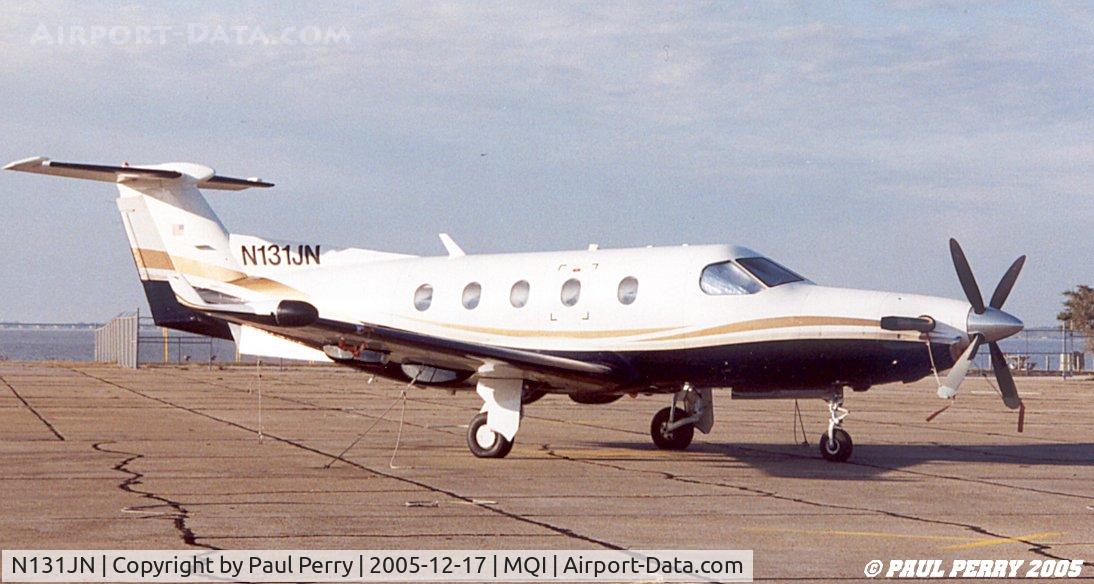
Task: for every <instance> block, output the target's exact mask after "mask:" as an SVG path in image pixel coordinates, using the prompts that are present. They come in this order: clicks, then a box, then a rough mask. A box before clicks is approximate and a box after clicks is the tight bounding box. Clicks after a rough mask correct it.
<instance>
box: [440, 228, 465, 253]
mask: <svg viewBox="0 0 1094 584" xmlns="http://www.w3.org/2000/svg"><path fill="white" fill-rule="evenodd" d="M438 237H440V238H441V243H443V244H444V249H445V250H446V251H448V257H450V258H458V257H463V256H465V255H467V252H465V251H463V248H462V247H460V245H459V244H458V243H456V241H455V240H454V239H452V236H451V235H449V234H447V233H440V234H438Z"/></svg>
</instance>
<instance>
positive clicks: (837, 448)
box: [820, 391, 855, 462]
mask: <svg viewBox="0 0 1094 584" xmlns="http://www.w3.org/2000/svg"><path fill="white" fill-rule="evenodd" d="M825 401H826V402H827V403H828V431H827V432H825V433H824V434H821V437H820V452H821V456H823V457H824V459H825V460H828V461H831V462H845V461H846V460H847V459H848V458H851V451H852V450H854V447H855V445H854V443H853V442H852V441H851V435H850V434H848V433H847V431H846V430H844V429H843V427H842V426H843V419H844V418H846V417H847V415H848V414H850V412H848V411H847V409H846V408H844V407H843V392H842V391H841V392H839V393H834V394H832V395H831V396H829V398H828V399H827V400H825Z"/></svg>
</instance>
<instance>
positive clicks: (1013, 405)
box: [988, 343, 1022, 410]
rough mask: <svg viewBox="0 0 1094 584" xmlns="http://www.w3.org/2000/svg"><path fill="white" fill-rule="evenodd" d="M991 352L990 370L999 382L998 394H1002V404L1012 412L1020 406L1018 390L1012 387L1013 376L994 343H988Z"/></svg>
mask: <svg viewBox="0 0 1094 584" xmlns="http://www.w3.org/2000/svg"><path fill="white" fill-rule="evenodd" d="M988 349H990V350H991V368H992V369H994V370H995V380H996V381H998V382H999V392H1000V393H1002V394H1003V403H1004V404H1006V405H1007V407H1008V408H1010V409H1012V410H1016V409H1018V408H1019V407H1020V406H1021V405H1022V398H1020V397H1018V388H1017V387H1015V386H1014V376H1013V375H1011V373H1010V367H1009V366H1008V365H1007V358H1006V357H1004V356H1003V350H1002V349H1000V348H999V345H998V344H996V343H988Z"/></svg>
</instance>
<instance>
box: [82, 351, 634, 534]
mask: <svg viewBox="0 0 1094 584" xmlns="http://www.w3.org/2000/svg"><path fill="white" fill-rule="evenodd" d="M69 371H72V372H74V373H77V374H80V375H84V376H86V377H89V378H91V379H94V380H97V381H99V382H101V383H105V384H107V385H110V386H112V387H116V388H118V389H121V390H123V391H128V392H130V393H132V394H134V395H138V396H140V397H143V398H145V399H150V400H152V401H155V402H158V403H161V404H163V405H166V406H169V407H172V408H175V409H178V410H182V411H184V412H188V413H190V414H193V415H196V416H201V417H203V418H206V419H209V420H213V421H216V422H219V423H222V424H226V425H228V426H231V427H233V428H237V429H239V430H243V431H246V432H250V433H252V434H256V435H257V434H258V430H256V429H253V428H249V427H247V426H245V425H243V424H240V423H237V422H233V421H231V420H226V419H224V418H219V417H217V416H214V415H212V414H209V413H206V412H202V411H200V410H196V409H194V408H191V407H187V406H183V405H180V404H176V403H174V402H171V401H168V400H165V399H163V398H159V397H156V396H153V395H148V394H146V393H144V392H141V391H139V390H136V389H133V388H131V387H126V386H124V385H121V384H119V383H115V382H113V381H110V380H109V379H103V378H101V377H97V376H95V375H92V374H90V373H88V372H86V371H82V370H80V369H75V368H69ZM262 435H263V436H265V437H267V438H270V439H272V440H276V441H278V442H282V443H284V444H288V445H290V446H294V447H296V448H299V449H301V450H304V451H307V452H311V453H313V454H318V455H320V456H324V457H326V458H333V459H335V460H339V461H341V462H344V463H346V464H348V465H350V466H352V467H354V468H357V469H360V470H363V471H365V472H369V473H372V474H374V475H376V476H381V477H384V478H388V479H392V480H395V481H399V482H402V483H406V484H410V485H414V486H416V487H419V488H422V489H425V490H427V491H430V492H433V493H437V494H441V495H445V496H447V497H451V498H453V499H457V500H459V501H463V502H464V503H468V504H471V505H474V506H476V507H479V508H481V509H485V510H487V511H489V512H491V513H495V514H497V515H500V516H502V517H506V518H509V519H513V520H514V521H519V522H521V523H526V524H529V525H534V526H537V527H540V528H543V529H546V530H549V531H552V532H554V533H556V534H559V535H563V536H565V537H569V538H571V539H576V540H579V541H584V542H586V543H591V544H594V545H598V546H601V547H603V548H606V549H611V550H622V549H625V548H623V547H622V546H619V545H616V544H614V543H611V542H609V541H605V540H601V539H597V538H595V537H592V536H588V535H584V534H581V533H578V532H576V531H574V530H572V529H569V528H566V527H561V526H558V525H554V524H552V523H548V522H546V521H539V520H536V519H532V518H530V517H525V516H523V515H520V514H518V513H515V512H512V511H506V510H504V509H502V508H500V507H496V506H491V505H488V504H484V503H481V502H479V501H477V500H476V499H473V498H471V497H467V496H464V495H460V494H459V493H456V492H454V491H449V490H447V489H443V488H441V487H436V486H434V485H430V484H428V483H424V482H422V481H417V480H414V479H410V478H406V477H401V476H398V475H395V474H392V473H387V472H383V471H380V470H377V469H374V468H370V467H368V466H365V465H363V464H361V463H358V462H355V461H353V460H349V459H346V458H343V457H341V456H337V455H335V454H331V453H329V452H325V451H323V450H320V449H319V448H316V447H313V446H309V445H307V444H304V443H302V442H297V441H295V440H292V439H289V438H285V437H282V436H278V435H276V434H270V433H268V432H263V433H262Z"/></svg>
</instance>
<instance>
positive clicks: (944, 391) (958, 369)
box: [938, 335, 981, 399]
mask: <svg viewBox="0 0 1094 584" xmlns="http://www.w3.org/2000/svg"><path fill="white" fill-rule="evenodd" d="M980 339H981V337H980V335H975V336H974V337H973V338H972V342H971V343H969V346H968V348H966V349H965V352H964V353H961V356H960V357H958V358H957V362H956V363H954V365H953V369H950V373H949V374H948V375H946V381H943V382H942V385H941V386H939V388H938V397H941V398H945V399H951V398H953V396H955V395H957V389H958V388H959V387H961V382H962V381H965V376H966V375H968V373H969V367H971V366H972V360H973V358H974V357H976V350H977V349H979V348H980Z"/></svg>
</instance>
